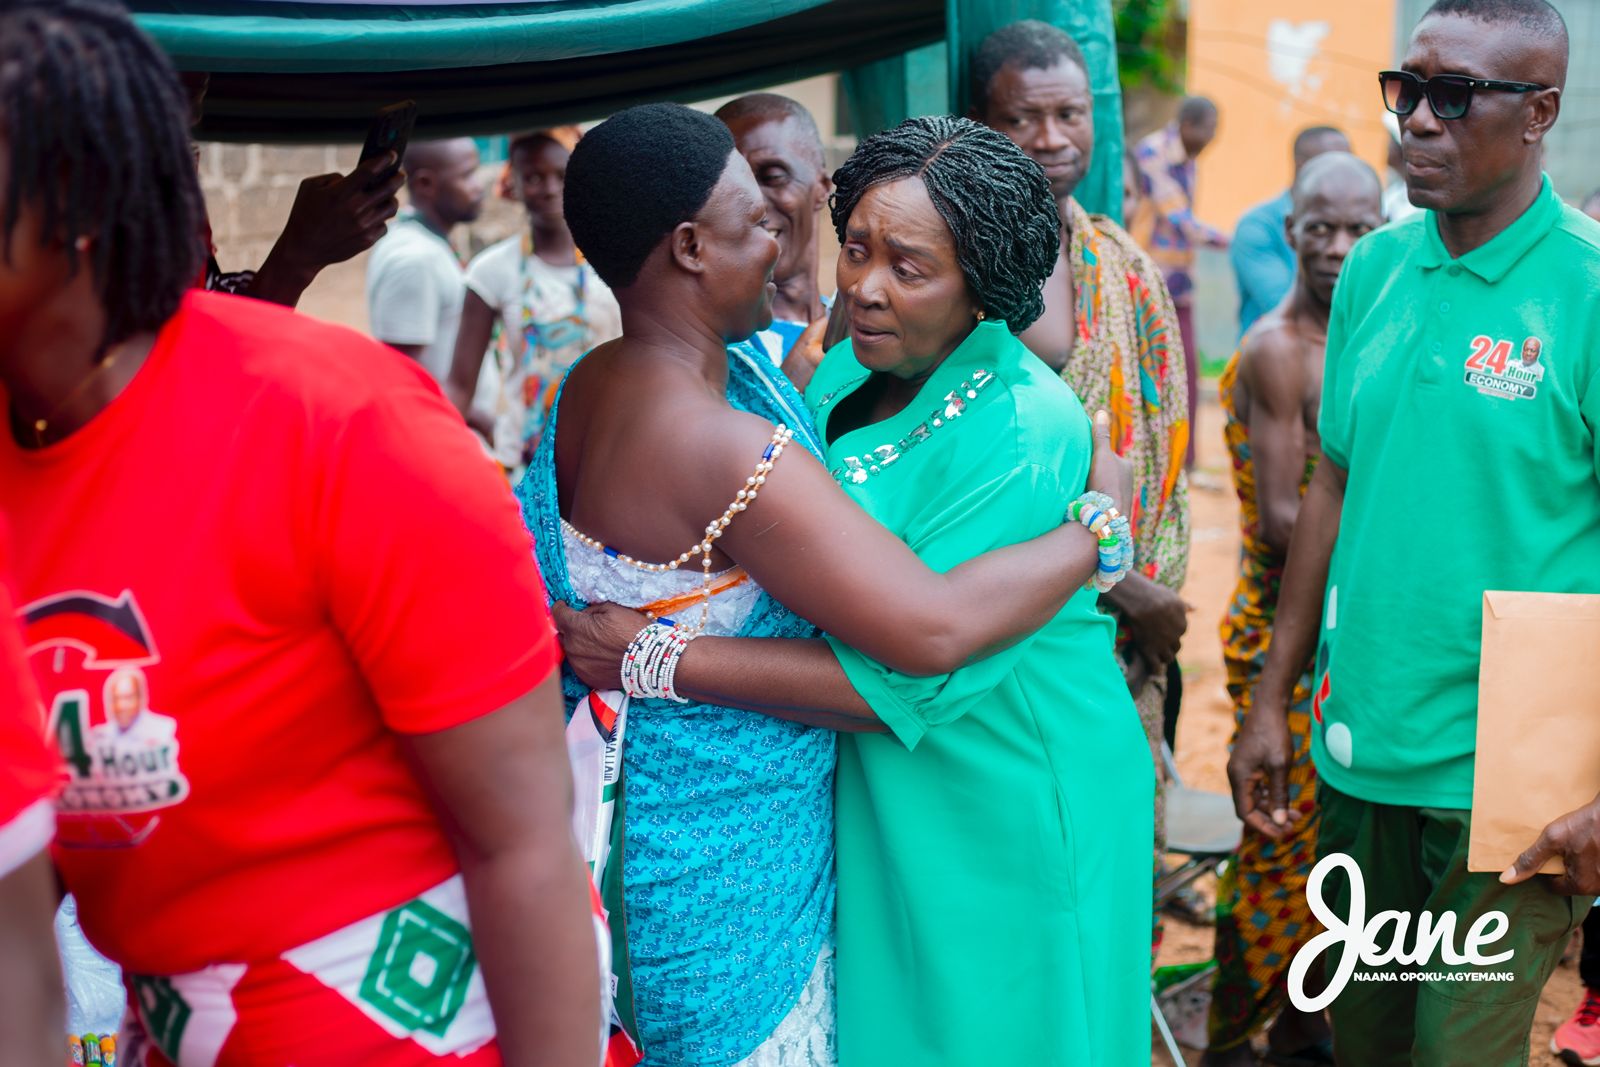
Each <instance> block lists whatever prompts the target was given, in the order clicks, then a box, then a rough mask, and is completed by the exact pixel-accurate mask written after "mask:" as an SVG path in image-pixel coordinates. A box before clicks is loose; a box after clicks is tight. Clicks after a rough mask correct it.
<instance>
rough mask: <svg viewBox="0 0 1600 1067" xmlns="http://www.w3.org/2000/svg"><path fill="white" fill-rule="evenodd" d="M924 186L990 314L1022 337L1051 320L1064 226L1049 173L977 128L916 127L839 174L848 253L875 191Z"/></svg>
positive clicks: (879, 138)
mask: <svg viewBox="0 0 1600 1067" xmlns="http://www.w3.org/2000/svg"><path fill="white" fill-rule="evenodd" d="M902 178H921V179H922V183H923V185H925V186H926V187H927V189H928V196H929V198H930V199H931V200H932V201H933V206H934V208H935V209H936V210H937V211H938V212H939V217H940V218H942V219H944V221H945V225H947V226H949V227H950V233H951V235H952V236H953V237H954V238H955V245H956V257H957V259H958V260H959V261H960V263H961V273H962V274H963V275H965V276H966V279H967V285H968V286H969V287H971V289H972V292H973V295H974V296H976V297H977V299H978V303H979V306H980V307H981V308H982V309H983V311H984V312H985V314H987V315H988V316H990V317H993V318H997V319H1004V320H1005V321H1006V325H1007V326H1009V327H1010V328H1011V332H1012V333H1021V332H1022V331H1023V330H1025V329H1027V328H1028V327H1029V326H1032V325H1033V324H1034V322H1035V321H1037V319H1038V318H1039V316H1040V315H1042V314H1044V295H1043V290H1044V283H1045V281H1046V279H1048V278H1049V277H1050V272H1051V271H1053V270H1054V269H1055V265H1056V255H1057V251H1058V249H1059V248H1060V245H1061V222H1060V218H1059V216H1058V215H1057V213H1056V203H1055V200H1054V199H1053V198H1052V197H1051V195H1050V182H1049V181H1048V180H1047V179H1046V178H1045V176H1044V171H1042V170H1040V169H1039V165H1038V164H1037V163H1035V162H1034V161H1033V160H1031V159H1029V158H1028V157H1027V156H1026V155H1024V154H1023V152H1022V149H1020V148H1018V147H1017V146H1016V145H1014V144H1012V143H1011V141H1010V139H1009V138H1007V137H1006V136H1005V135H1004V134H1000V133H996V132H995V131H994V130H991V129H990V128H989V127H987V126H984V125H982V124H980V123H977V122H973V121H972V120H971V119H958V118H952V117H951V116H948V115H939V116H934V117H929V118H914V119H907V120H906V121H904V122H902V123H901V124H900V125H898V126H896V127H894V128H893V129H889V130H884V131H883V132H882V133H875V134H873V135H872V136H871V137H868V138H867V139H866V140H864V141H862V142H861V145H860V147H858V148H857V149H856V150H855V152H854V153H853V154H852V155H851V156H850V158H849V159H847V160H845V162H844V166H842V167H840V168H839V169H838V170H837V171H835V172H834V174H833V184H834V194H833V197H832V199H831V200H829V202H828V206H829V207H830V208H831V209H832V211H833V228H834V230H835V231H836V232H837V233H838V235H839V241H840V243H841V244H842V243H843V242H844V241H845V234H846V230H847V228H848V226H849V223H850V214H851V212H853V211H855V208H856V205H857V204H859V203H860V202H861V198H862V197H863V196H864V195H866V192H867V190H868V189H870V188H872V187H873V186H874V185H878V184H880V183H882V182H892V181H899V180H900V179H902Z"/></svg>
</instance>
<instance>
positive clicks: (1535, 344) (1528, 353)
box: [1522, 337, 1544, 367]
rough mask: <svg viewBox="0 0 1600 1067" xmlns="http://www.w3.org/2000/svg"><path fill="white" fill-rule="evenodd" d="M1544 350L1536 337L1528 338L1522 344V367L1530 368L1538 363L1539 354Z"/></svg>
mask: <svg viewBox="0 0 1600 1067" xmlns="http://www.w3.org/2000/svg"><path fill="white" fill-rule="evenodd" d="M1543 350H1544V345H1543V344H1541V343H1540V341H1539V339H1538V338H1537V337H1530V338H1528V339H1527V340H1526V341H1524V342H1522V365H1523V366H1524V367H1531V366H1533V365H1534V364H1535V363H1537V362H1539V353H1540V352H1541V351H1543Z"/></svg>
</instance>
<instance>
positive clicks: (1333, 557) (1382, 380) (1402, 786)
mask: <svg viewBox="0 0 1600 1067" xmlns="http://www.w3.org/2000/svg"><path fill="white" fill-rule="evenodd" d="M1566 70H1567V33H1566V27H1565V25H1564V24H1563V23H1562V20H1561V16H1560V15H1559V14H1557V12H1556V11H1555V10H1554V9H1553V8H1552V7H1550V6H1549V4H1547V3H1546V2H1545V0H1438V2H1437V3H1435V4H1434V5H1433V6H1432V7H1431V8H1430V9H1429V10H1428V13H1427V14H1426V15H1424V16H1423V19H1422V21H1421V22H1420V23H1419V24H1418V26H1417V28H1416V31H1415V32H1414V33H1413V35H1412V38H1411V42H1410V46H1409V49H1408V51H1407V54H1406V58H1405V62H1404V63H1403V65H1402V71H1401V72H1391V73H1386V74H1385V75H1384V77H1383V82H1384V89H1385V101H1386V103H1387V104H1388V105H1389V107H1390V110H1391V111H1394V112H1395V113H1396V115H1398V116H1400V123H1401V130H1402V149H1403V153H1404V157H1405V173H1406V182H1407V187H1408V191H1409V195H1410V199H1411V202H1412V203H1413V204H1415V205H1416V206H1418V207H1422V208H1427V209H1428V210H1427V211H1425V212H1422V213H1419V214H1417V215H1415V216H1413V217H1411V218H1409V219H1406V220H1404V221H1400V222H1396V223H1394V224H1391V225H1390V226H1387V227H1384V228H1383V229H1381V230H1378V231H1376V232H1374V233H1373V234H1371V235H1369V236H1368V237H1366V238H1363V239H1362V240H1361V241H1360V242H1359V243H1358V244H1357V245H1356V246H1355V248H1354V249H1353V250H1352V252H1351V254H1350V257H1349V259H1348V260H1347V262H1346V263H1345V267H1344V271H1343V273H1342V274H1341V276H1340V278H1339V284H1338V289H1337V292H1336V294H1335V296H1334V302H1333V311H1332V317H1331V320H1330V322H1329V327H1328V347H1327V363H1326V370H1325V372H1324V386H1323V393H1322V413H1321V425H1320V429H1321V437H1322V451H1323V455H1324V460H1323V462H1322V463H1321V464H1320V465H1319V466H1318V468H1317V473H1316V476H1315V478H1314V479H1313V481H1312V483H1311V485H1310V487H1309V489H1308V490H1307V493H1306V497H1305V503H1304V505H1303V506H1302V508H1301V512H1300V519H1299V521H1298V522H1297V523H1296V525H1295V534H1294V540H1293V544H1292V547H1291V550H1290V556H1289V564H1288V569H1287V572H1286V575H1285V578H1284V582H1283V587H1282V591H1281V593H1280V598H1279V608H1278V625H1277V630H1276V632H1275V634H1274V637H1273V643H1272V647H1271V651H1270V653H1269V655H1268V659H1267V663H1266V667H1265V670H1264V671H1263V673H1262V675H1261V679H1260V682H1259V683H1258V685H1257V688H1256V690H1255V703H1254V708H1253V710H1252V712H1251V713H1250V715H1249V718H1248V720H1247V721H1246V723H1245V726H1244V728H1243V730H1242V732H1241V735H1240V738H1239V741H1238V744H1237V745H1236V746H1235V749H1234V753H1233V756H1232V758H1231V759H1230V760H1229V765H1228V774H1229V779H1230V781H1231V782H1232V785H1233V790H1234V800H1235V803H1236V805H1237V807H1238V809H1239V813H1240V816H1241V817H1242V818H1244V819H1246V820H1247V821H1248V822H1249V823H1250V824H1251V825H1252V826H1254V827H1255V828H1257V829H1259V830H1261V832H1263V833H1265V834H1267V835H1268V836H1281V835H1282V833H1283V831H1284V829H1285V828H1286V825H1287V822H1288V818H1289V815H1288V812H1287V810H1286V809H1287V804H1286V800H1285V785H1284V780H1285V779H1284V771H1285V768H1286V767H1287V765H1288V762H1289V756H1290V749H1289V733H1288V728H1287V725H1286V721H1285V707H1286V705H1287V702H1288V699H1289V695H1290V689H1291V686H1292V685H1293V683H1294V680H1295V677H1296V675H1297V674H1298V673H1299V671H1300V669H1301V664H1303V663H1304V662H1305V661H1306V659H1307V658H1308V657H1309V656H1310V655H1311V654H1312V652H1313V651H1315V653H1316V663H1317V674H1316V683H1317V687H1318V688H1317V691H1316V694H1315V698H1314V703H1313V718H1314V720H1315V722H1314V725H1313V743H1312V751H1313V756H1314V758H1315V760H1316V766H1317V773H1318V775H1319V777H1320V779H1321V789H1320V791H1319V795H1318V803H1319V805H1320V807H1321V809H1322V813H1323V814H1322V826H1321V831H1320V837H1319V853H1321V854H1322V855H1324V856H1328V855H1332V854H1334V853H1344V854H1347V855H1349V856H1350V857H1352V858H1353V859H1354V861H1355V863H1356V865H1357V866H1358V867H1359V872H1360V882H1359V883H1357V881H1356V877H1355V876H1354V875H1348V874H1346V873H1345V872H1344V871H1343V870H1340V869H1338V868H1333V870H1332V873H1331V874H1330V876H1329V877H1328V880H1327V885H1326V886H1325V887H1324V888H1323V890H1322V894H1321V895H1322V897H1323V899H1324V900H1326V901H1327V903H1328V910H1329V911H1330V912H1331V913H1332V914H1333V915H1334V916H1337V917H1338V918H1339V919H1340V920H1341V921H1349V920H1354V921H1361V920H1363V919H1364V920H1365V921H1367V922H1369V923H1370V922H1372V920H1373V919H1374V917H1375V916H1377V915H1378V914H1379V913H1380V912H1383V911H1394V912H1399V913H1401V914H1402V916H1404V919H1402V920H1399V921H1397V920H1396V919H1395V918H1393V917H1391V918H1389V919H1388V920H1387V921H1386V922H1385V924H1384V925H1383V927H1382V932H1381V935H1380V937H1379V944H1378V946H1377V947H1376V948H1375V949H1373V950H1372V951H1373V952H1375V953H1381V952H1383V951H1385V950H1387V949H1388V948H1389V943H1390V941H1391V940H1393V939H1394V937H1395V933H1396V931H1395V927H1396V926H1397V925H1401V926H1402V929H1403V930H1404V932H1405V938H1404V943H1403V948H1404V950H1405V951H1406V952H1408V953H1409V952H1410V951H1411V950H1412V947H1413V943H1414V941H1415V931H1416V929H1417V925H1418V921H1419V920H1420V919H1421V917H1422V916H1421V913H1422V912H1424V911H1427V912H1431V913H1433V915H1434V916H1436V917H1437V916H1443V915H1451V916H1453V917H1454V923H1455V930H1456V933H1455V934H1453V935H1452V936H1451V938H1450V944H1451V947H1452V951H1453V950H1459V949H1461V948H1462V944H1463V941H1464V940H1466V934H1467V931H1468V930H1469V929H1470V928H1471V927H1472V926H1473V923H1474V922H1475V921H1477V920H1478V919H1479V918H1480V917H1482V916H1486V915H1488V913H1491V912H1496V911H1499V912H1504V913H1505V914H1506V916H1507V918H1508V923H1507V925H1506V929H1505V930H1504V931H1503V932H1502V933H1501V934H1499V935H1498V936H1497V937H1496V938H1494V939H1491V941H1490V943H1488V944H1487V945H1486V947H1485V948H1484V949H1483V952H1484V954H1485V955H1494V954H1500V953H1505V952H1510V953H1511V955H1510V957H1509V958H1506V959H1503V960H1502V961H1501V962H1499V963H1496V964H1494V965H1492V966H1487V967H1478V966H1474V965H1472V964H1471V963H1463V964H1450V963H1449V962H1447V960H1448V958H1449V957H1448V956H1447V955H1446V952H1445V950H1443V949H1435V950H1433V951H1431V952H1428V953H1425V954H1424V958H1423V959H1421V960H1418V961H1416V962H1415V963H1414V964H1412V965H1409V966H1407V965H1398V964H1395V963H1393V962H1390V963H1387V964H1384V965H1381V966H1379V967H1377V968H1372V967H1369V966H1367V964H1366V963H1365V962H1363V963H1361V964H1358V965H1357V966H1356V968H1355V971H1356V973H1355V974H1354V976H1353V978H1354V980H1352V981H1348V982H1347V983H1345V984H1343V988H1342V990H1341V991H1339V992H1338V993H1337V995H1336V996H1335V997H1334V999H1333V1001H1332V1004H1331V1012H1332V1017H1333V1028H1334V1035H1335V1038H1334V1039H1335V1050H1336V1058H1337V1060H1338V1062H1339V1063H1341V1064H1349V1065H1359V1067H1388V1065H1391V1064H1392V1065H1401V1064H1404V1065H1408V1067H1409V1065H1413V1064H1416V1065H1429V1067H1434V1065H1437V1067H1446V1065H1449V1067H1455V1065H1460V1064H1468V1063H1470V1064H1473V1065H1501V1064H1504V1065H1508V1067H1509V1065H1520V1064H1523V1063H1525V1062H1526V1057H1527V1055H1528V1034H1529V1030H1530V1027H1531V1025H1532V1022H1533V1015H1534V1010H1535V1008H1536V1007H1537V1005H1538V1001H1539V993H1540V990H1541V988H1542V987H1543V985H1544V982H1545V980H1546V978H1548V976H1549V974H1550V971H1551V969H1552V968H1553V967H1554V966H1555V963H1556V961H1557V959H1558V958H1559V956H1560V953H1561V949H1562V947H1563V945H1564V944H1565V942H1566V935H1567V933H1568V932H1569V931H1570V930H1571V929H1572V928H1573V927H1574V926H1575V925H1577V923H1578V922H1579V921H1580V920H1581V919H1582V917H1583V914H1584V913H1585V912H1586V911H1587V910H1588V907H1589V904H1590V903H1591V901H1592V899H1593V897H1594V895H1595V893H1596V892H1597V891H1600V805H1592V806H1591V807H1590V808H1588V809H1585V810H1584V811H1581V812H1575V813H1573V814H1572V815H1571V816H1568V817H1566V818H1564V819H1563V820H1560V821H1558V822H1557V823H1554V824H1552V826H1551V828H1550V829H1549V830H1547V831H1546V836H1545V838H1541V842H1540V845H1541V847H1542V848H1543V849H1545V850H1547V851H1548V852H1549V853H1551V854H1565V855H1566V857H1567V861H1568V870H1569V871H1576V872H1578V873H1577V874H1576V875H1574V876H1568V877H1567V878H1564V879H1561V880H1556V879H1552V878H1549V877H1533V876H1532V875H1531V874H1529V873H1526V872H1530V871H1532V870H1536V869H1537V867H1538V862H1536V861H1537V860H1540V859H1542V858H1543V856H1542V855H1533V854H1531V850H1530V854H1529V855H1526V856H1524V859H1523V861H1519V868H1517V869H1513V871H1508V872H1507V873H1506V874H1505V875H1502V876H1500V877H1496V876H1495V875H1493V874H1470V873H1468V872H1467V870H1466V856H1467V836H1468V827H1469V825H1470V819H1471V806H1472V779H1473V757H1474V748H1475V744H1476V730H1477V682H1478V659H1479V644H1480V635H1481V626H1482V621H1481V620H1482V616H1481V610H1482V609H1481V604H1482V597H1483V592H1484V590H1486V589H1526V590H1540V591H1550V592H1595V591H1600V472H1597V459H1600V438H1597V435H1596V430H1595V427H1596V426H1597V425H1600V382H1597V381H1596V379H1597V371H1600V301H1597V298H1596V294H1597V293H1600V224H1596V223H1595V222H1594V221H1593V220H1591V219H1588V218H1586V217H1585V216H1583V215H1582V214H1581V213H1579V212H1578V211H1577V210H1575V209H1572V208H1569V207H1566V206H1565V205H1564V204H1563V203H1562V202H1561V200H1560V199H1559V198H1558V197H1557V196H1556V194H1555V192H1554V190H1553V189H1552V188H1551V186H1550V182H1549V180H1548V178H1546V177H1545V176H1544V175H1543V174H1542V173H1541V170H1540V152H1541V148H1542V143H1543V140H1544V137H1545V135H1546V134H1547V133H1548V132H1549V130H1550V128H1551V127H1552V126H1553V125H1554V124H1555V121H1556V117H1557V115H1558V114H1559V112H1560V102H1561V87H1562V85H1563V84H1564V82H1565V78H1566ZM1440 75H1444V76H1445V77H1444V78H1443V79H1441V78H1439V77H1438V76H1440ZM1430 79H1431V80H1430ZM1529 844H1530V846H1532V845H1533V844H1534V843H1533V842H1529ZM1315 881H1316V878H1315V877H1314V878H1313V882H1315ZM1363 891H1364V892H1363ZM1579 893H1583V894H1587V896H1585V897H1580V896H1576V895H1573V894H1579ZM1362 896H1364V907H1360V906H1358V904H1357V900H1358V898H1360V897H1362ZM1357 910H1360V911H1363V912H1364V915H1353V914H1352V913H1353V912H1354V911H1357ZM1486 921H1489V920H1486ZM1407 924H1408V925H1407ZM1491 929H1493V928H1492V927H1491ZM1344 951H1346V950H1345V949H1342V948H1340V947H1337V946H1336V947H1334V948H1332V949H1331V951H1329V953H1328V958H1327V963H1328V965H1329V972H1330V974H1334V975H1336V974H1337V972H1336V970H1335V969H1334V965H1336V964H1337V963H1338V962H1339V961H1340V960H1341V959H1342V958H1343V953H1344ZM1455 958H1460V957H1455ZM1402 972H1405V973H1402ZM1491 976H1492V977H1491ZM1500 979H1504V980H1500ZM1290 984H1291V993H1292V994H1293V993H1294V992H1295V989H1294V985H1295V983H1294V979H1293V977H1292V972H1291V983H1290ZM1318 984H1319V983H1311V982H1307V983H1305V986H1306V988H1305V989H1304V995H1305V996H1312V995H1314V994H1316V992H1317V988H1316V986H1317V985H1318ZM1333 984H1334V985H1335V986H1338V985H1340V984H1341V983H1340V982H1339V980H1338V978H1337V977H1336V978H1335V979H1334V983H1333ZM1303 999H1304V998H1303Z"/></svg>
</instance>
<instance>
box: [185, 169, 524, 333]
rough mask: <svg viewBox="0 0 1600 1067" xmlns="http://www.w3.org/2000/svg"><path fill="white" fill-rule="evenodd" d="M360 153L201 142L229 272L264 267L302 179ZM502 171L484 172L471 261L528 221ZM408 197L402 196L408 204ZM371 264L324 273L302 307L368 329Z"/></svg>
mask: <svg viewBox="0 0 1600 1067" xmlns="http://www.w3.org/2000/svg"><path fill="white" fill-rule="evenodd" d="M359 155H360V148H359V146H357V145H259V144H251V145H240V144H216V143H208V144H204V145H201V147H200V162H199V166H200V187H201V189H202V191H203V192H204V193H205V197H206V208H207V210H208V212H209V213H210V216H211V236H212V240H213V242H215V244H216V246H217V261H218V262H219V263H220V264H221V265H222V269H223V270H230V271H231V270H249V269H253V268H255V267H257V266H260V265H261V262H262V260H264V259H266V257H267V253H268V252H269V251H271V249H272V246H273V243H274V242H276V241H277V239H278V235H279V234H280V233H281V232H282V231H283V226H284V223H285V222H287V221H288V218H289V209H290V208H291V207H292V206H293V205H294V197H295V192H296V191H297V190H298V189H299V187H300V182H301V181H302V180H303V179H305V178H309V177H311V176H312V175H316V174H330V173H340V174H343V173H346V172H348V171H349V170H350V168H351V167H354V166H355V164H356V159H357V157H358V156H359ZM499 173H500V167H499V165H498V164H495V165H493V166H489V167H485V168H484V172H483V175H482V178H483V181H484V183H485V184H486V186H487V187H488V189H489V191H490V196H489V198H488V199H487V200H486V201H485V203H484V211H483V215H482V216H481V217H480V218H479V219H478V221H477V222H475V223H473V224H472V225H471V226H470V227H464V228H463V229H462V230H461V231H460V232H459V233H458V234H457V235H456V247H457V251H459V252H460V253H461V254H462V255H463V256H467V257H470V256H471V255H472V254H473V253H475V252H477V251H478V250H479V249H481V248H483V247H485V246H486V245H489V244H492V243H493V242H495V241H498V240H500V239H501V238H502V237H505V236H506V235H508V234H511V233H514V232H516V230H517V228H518V226H519V225H520V224H521V219H522V209H521V207H520V206H519V205H516V204H511V203H508V202H506V201H503V200H500V199H498V198H497V197H495V196H494V195H493V191H494V186H495V182H496V180H497V179H498V177H499ZM404 199H405V198H404V194H403V193H402V195H401V202H402V203H404ZM366 261H367V257H366V256H365V255H360V256H357V257H356V258H354V259H352V260H350V261H348V262H346V263H339V264H335V265H334V266H332V267H329V268H328V269H327V270H325V271H323V272H322V274H320V275H319V276H318V277H317V280H316V281H315V282H314V283H312V285H311V288H309V289H308V290H306V294H305V297H304V298H303V299H302V300H301V303H300V308H301V310H302V311H305V312H307V313H308V314H311V315H314V316H316V317H318V318H322V319H327V320H329V321H332V322H338V323H342V324H343V325H346V326H351V327H354V328H355V329H358V330H363V331H365V330H366V328H367V307H366V296H365V289H366Z"/></svg>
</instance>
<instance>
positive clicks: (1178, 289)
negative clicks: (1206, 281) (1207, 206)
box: [1133, 122, 1228, 304]
mask: <svg viewBox="0 0 1600 1067" xmlns="http://www.w3.org/2000/svg"><path fill="white" fill-rule="evenodd" d="M1133 155H1134V160H1135V161H1136V162H1137V163H1138V164H1139V180H1140V182H1141V183H1142V184H1143V185H1144V192H1145V195H1146V196H1147V197H1148V198H1149V200H1150V203H1151V204H1153V205H1154V207H1155V211H1154V212H1152V213H1151V215H1150V232H1149V233H1148V234H1146V233H1144V232H1140V233H1139V235H1138V236H1139V243H1140V244H1142V245H1144V247H1145V248H1147V249H1149V250H1150V256H1151V258H1152V259H1154V260H1155V262H1156V265H1157V266H1159V267H1160V268H1161V274H1162V276H1163V277H1164V278H1165V279H1166V282H1167V291H1168V292H1170V293H1171V294H1172V300H1173V302H1174V303H1177V304H1188V303H1189V301H1190V300H1191V299H1192V297H1193V294H1194V279H1193V278H1192V277H1191V276H1190V272H1191V271H1192V270H1194V250H1195V249H1196V248H1198V247H1199V246H1201V245H1224V244H1226V243H1227V240H1228V237H1227V235H1226V234H1224V233H1223V232H1222V231H1221V230H1217V229H1213V228H1212V227H1210V226H1207V225H1206V224H1205V223H1203V222H1201V221H1200V220H1199V219H1197V218H1195V215H1194V186H1195V167H1194V160H1192V159H1190V158H1189V152H1188V150H1187V149H1185V148H1184V147H1183V138H1182V137H1180V136H1179V135H1178V124H1177V123H1175V122H1174V123H1170V124H1168V125H1167V126H1164V127H1163V128H1161V129H1159V130H1157V131H1156V132H1155V133H1152V134H1150V135H1149V136H1147V137H1145V138H1143V139H1142V140H1140V142H1139V145H1138V147H1137V148H1135V149H1134V151H1133Z"/></svg>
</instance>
